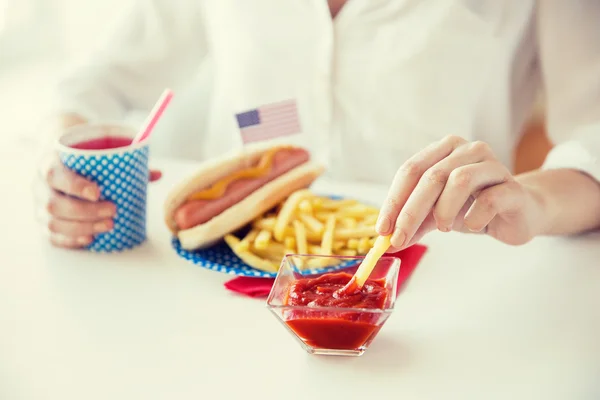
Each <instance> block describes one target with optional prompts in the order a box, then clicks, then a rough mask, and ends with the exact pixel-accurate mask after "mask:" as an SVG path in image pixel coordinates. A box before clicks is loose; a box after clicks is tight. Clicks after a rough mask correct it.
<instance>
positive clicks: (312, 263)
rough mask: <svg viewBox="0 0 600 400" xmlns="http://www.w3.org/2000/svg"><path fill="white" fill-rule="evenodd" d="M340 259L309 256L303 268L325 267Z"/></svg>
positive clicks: (337, 262)
mask: <svg viewBox="0 0 600 400" xmlns="http://www.w3.org/2000/svg"><path fill="white" fill-rule="evenodd" d="M339 263H340V260H336V259H334V258H316V257H315V258H311V259H309V260H308V261H307V262H306V265H305V266H304V267H305V268H326V267H333V266H335V265H338V264H339Z"/></svg>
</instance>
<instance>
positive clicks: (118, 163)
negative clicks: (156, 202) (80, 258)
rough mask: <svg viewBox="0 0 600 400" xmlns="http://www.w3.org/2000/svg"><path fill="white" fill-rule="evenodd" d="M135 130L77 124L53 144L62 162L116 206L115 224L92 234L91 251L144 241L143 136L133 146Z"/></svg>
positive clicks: (145, 143) (145, 168)
mask: <svg viewBox="0 0 600 400" xmlns="http://www.w3.org/2000/svg"><path fill="white" fill-rule="evenodd" d="M135 134H136V132H135V131H134V130H133V129H131V128H129V127H126V126H121V125H109V124H102V125H100V124H99V125H81V126H76V127H73V128H71V129H70V130H68V131H67V132H66V133H65V134H64V135H63V136H62V137H60V139H59V140H58V143H57V150H58V155H59V158H60V160H61V162H62V163H63V164H64V165H65V166H67V167H68V168H69V169H71V170H73V171H75V172H76V173H78V174H79V175H82V176H83V177H85V178H87V179H89V180H91V181H93V182H95V183H96V184H98V186H99V187H100V199H101V200H107V201H111V202H113V203H114V204H115V205H116V207H117V213H116V216H115V217H114V228H113V229H112V230H111V231H110V232H106V233H101V234H98V235H96V236H95V238H94V241H93V242H92V243H91V244H90V245H89V246H88V247H87V248H88V249H89V250H91V251H94V252H104V253H107V252H115V251H123V250H128V249H132V248H135V247H137V246H139V245H140V244H142V243H143V242H145V241H146V194H147V189H148V180H149V177H150V171H149V168H148V153H149V146H148V140H144V141H142V143H137V144H134V145H132V144H131V141H132V139H133V138H134V136H135Z"/></svg>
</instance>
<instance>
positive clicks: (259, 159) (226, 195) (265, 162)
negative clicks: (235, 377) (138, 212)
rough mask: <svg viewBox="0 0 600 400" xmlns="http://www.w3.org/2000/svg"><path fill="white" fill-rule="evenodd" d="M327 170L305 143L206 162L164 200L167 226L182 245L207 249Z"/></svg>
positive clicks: (186, 247) (271, 147)
mask: <svg viewBox="0 0 600 400" xmlns="http://www.w3.org/2000/svg"><path fill="white" fill-rule="evenodd" d="M322 172H323V167H322V166H320V165H318V164H316V163H314V162H313V161H311V159H310V155H309V153H308V151H306V150H305V149H303V148H300V147H294V146H269V147H262V148H257V149H254V150H246V151H244V152H235V153H230V154H227V155H225V156H223V157H221V158H219V159H216V160H213V161H211V162H208V163H205V164H203V165H202V166H201V167H200V170H199V171H197V172H196V174H194V175H193V176H191V177H189V178H188V179H186V180H185V181H184V182H182V183H181V184H180V185H179V186H177V187H175V188H174V189H173V190H172V191H171V193H170V194H169V196H168V198H167V201H166V203H165V220H166V224H167V226H168V227H169V228H170V230H171V231H172V232H173V233H174V234H176V235H177V237H178V238H179V240H180V243H181V246H182V247H183V248H185V249H187V250H194V249H198V248H202V247H205V246H208V245H211V244H213V243H214V242H215V241H218V240H220V239H222V238H223V236H225V235H226V234H228V233H231V232H234V231H236V230H238V229H239V228H241V227H243V226H244V225H246V224H248V223H250V222H251V221H252V220H253V219H254V218H256V217H257V216H259V215H261V214H262V213H264V212H266V211H268V210H269V209H271V208H273V207H275V206H276V205H277V204H279V203H280V202H282V201H283V200H284V199H285V198H287V197H288V196H289V195H290V194H291V193H293V192H294V191H296V190H299V189H302V188H305V187H308V186H310V184H311V183H312V182H313V181H314V180H315V179H316V178H317V177H318V176H320V175H321V173H322Z"/></svg>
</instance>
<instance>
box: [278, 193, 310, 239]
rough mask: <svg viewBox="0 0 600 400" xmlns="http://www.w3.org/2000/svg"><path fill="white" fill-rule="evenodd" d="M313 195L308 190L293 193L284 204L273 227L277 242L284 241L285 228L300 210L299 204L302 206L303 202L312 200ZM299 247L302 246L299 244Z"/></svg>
mask: <svg viewBox="0 0 600 400" xmlns="http://www.w3.org/2000/svg"><path fill="white" fill-rule="evenodd" d="M311 195H312V194H311V192H310V190H308V189H304V190H298V191H297V192H294V193H292V194H291V195H290V196H289V197H288V198H287V200H286V201H285V202H284V203H283V206H282V207H281V211H279V214H278V215H277V220H276V221H275V226H274V227H273V237H275V239H276V240H277V241H281V240H283V237H284V236H285V228H286V227H287V226H288V224H289V223H290V221H291V220H292V217H293V215H294V212H295V211H296V208H298V204H300V202H301V201H302V200H304V199H307V198H310V196H311ZM296 240H297V238H296ZM298 245H300V244H299V243H298Z"/></svg>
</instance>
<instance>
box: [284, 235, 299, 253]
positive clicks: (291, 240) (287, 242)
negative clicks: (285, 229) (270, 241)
mask: <svg viewBox="0 0 600 400" xmlns="http://www.w3.org/2000/svg"><path fill="white" fill-rule="evenodd" d="M283 245H284V246H285V248H286V249H288V250H291V252H292V253H293V252H294V249H295V248H296V238H295V237H293V236H286V237H285V238H284V240H283Z"/></svg>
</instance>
